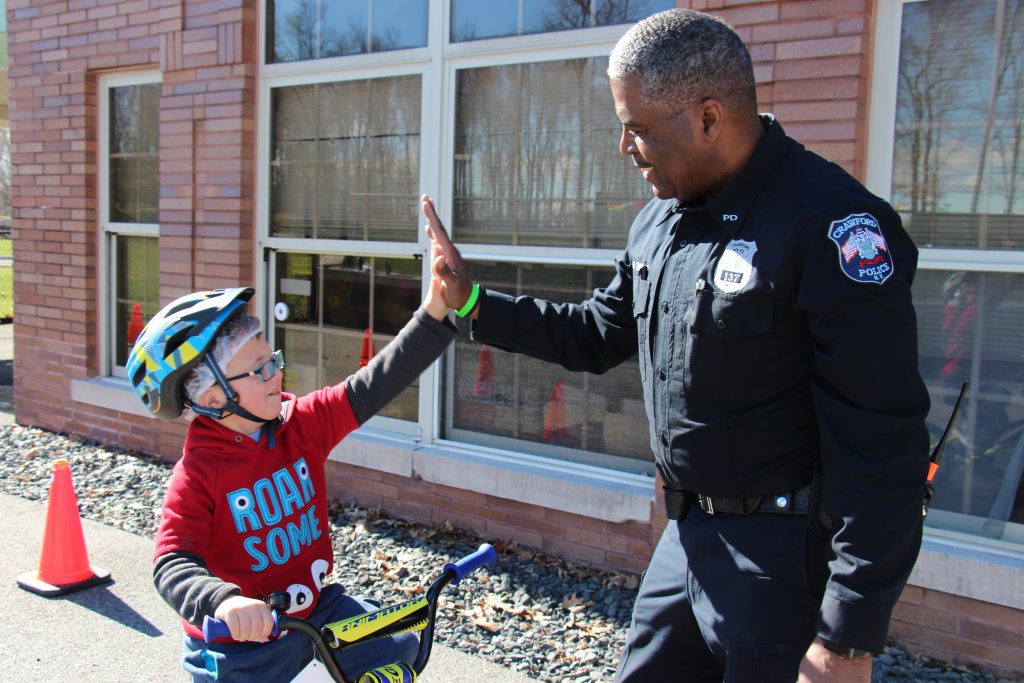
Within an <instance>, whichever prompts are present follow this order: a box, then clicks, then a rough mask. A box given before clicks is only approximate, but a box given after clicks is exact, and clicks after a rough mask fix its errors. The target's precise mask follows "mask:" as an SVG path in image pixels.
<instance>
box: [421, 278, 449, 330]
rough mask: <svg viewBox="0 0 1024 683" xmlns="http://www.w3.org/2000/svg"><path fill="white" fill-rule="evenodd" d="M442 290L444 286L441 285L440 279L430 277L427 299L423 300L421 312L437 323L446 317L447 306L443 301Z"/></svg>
mask: <svg viewBox="0 0 1024 683" xmlns="http://www.w3.org/2000/svg"><path fill="white" fill-rule="evenodd" d="M443 289H444V286H443V285H442V284H441V279H440V278H438V277H431V278H430V289H429V290H428V291H427V298H426V299H424V300H423V310H425V311H426V312H427V313H428V314H429V315H430V317H431V318H433V319H434V320H437V321H438V322H440V321H442V320H444V319H445V316H447V315H448V304H446V303H445V301H444V293H443Z"/></svg>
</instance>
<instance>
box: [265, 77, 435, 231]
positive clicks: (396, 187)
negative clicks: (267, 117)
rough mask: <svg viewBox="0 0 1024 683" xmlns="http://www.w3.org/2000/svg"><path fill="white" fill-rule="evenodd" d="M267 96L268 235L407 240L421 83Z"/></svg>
mask: <svg viewBox="0 0 1024 683" xmlns="http://www.w3.org/2000/svg"><path fill="white" fill-rule="evenodd" d="M272 93H273V94H272V107H273V113H272V116H273V139H272V141H271V144H272V149H273V159H272V161H271V181H270V182H271V188H270V191H271V197H270V203H271V207H270V214H271V215H270V231H271V234H272V235H273V236H276V237H311V238H319V239H348V240H380V241H391V242H393V241H410V242H415V241H416V240H417V238H418V227H417V225H418V220H419V218H418V211H419V202H418V197H419V194H418V188H419V166H420V77H419V76H402V77H397V78H382V79H375V80H360V81H347V82H343V83H327V84H314V85H302V86H294V87H284V88H275V89H274V90H273V91H272Z"/></svg>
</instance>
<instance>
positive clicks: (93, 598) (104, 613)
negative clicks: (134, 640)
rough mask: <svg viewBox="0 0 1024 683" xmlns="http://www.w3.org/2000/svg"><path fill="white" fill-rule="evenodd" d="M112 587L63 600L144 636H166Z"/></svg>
mask: <svg viewBox="0 0 1024 683" xmlns="http://www.w3.org/2000/svg"><path fill="white" fill-rule="evenodd" d="M110 585H113V584H109V585H107V586H97V587H96V588H90V589H88V590H84V591H82V592H80V593H73V594H71V595H67V596H65V597H63V598H58V599H61V600H66V601H68V602H73V603H75V604H76V605H78V606H80V607H84V608H85V609H87V610H90V611H92V612H95V613H96V614H98V615H100V616H101V617H106V618H107V619H110V620H111V621H116V622H117V623H119V624H121V625H122V626H125V627H127V628H130V629H132V630H133V631H138V632H139V633H141V634H142V635H144V636H149V637H150V638H157V637H159V636H162V635H165V634H164V632H163V631H161V630H160V629H159V628H157V627H156V626H154V625H153V623H152V622H150V621H149V620H148V619H146V618H145V617H144V616H142V615H141V614H139V613H138V612H136V611H135V610H134V609H132V606H131V605H129V604H128V603H126V602H125V601H124V600H122V599H121V598H119V597H118V596H117V595H115V594H114V593H112V592H111V591H110Z"/></svg>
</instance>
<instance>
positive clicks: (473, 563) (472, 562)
mask: <svg viewBox="0 0 1024 683" xmlns="http://www.w3.org/2000/svg"><path fill="white" fill-rule="evenodd" d="M497 562H498V553H496V552H495V551H494V546H493V545H491V544H490V543H484V544H483V545H481V546H480V548H479V549H477V551H476V552H475V553H472V554H470V555H466V556H465V557H464V558H462V559H461V560H459V561H457V562H449V563H448V564H446V565H445V566H444V569H445V571H447V570H449V569H451V570H452V571H453V572H455V578H454V579H452V583H453V584H457V583H458V582H459V581H462V577H463V576H465V575H466V574H471V573H473V572H474V571H476V570H477V569H479V568H480V567H482V566H484V565H485V564H496V563H497Z"/></svg>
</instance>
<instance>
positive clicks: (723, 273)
mask: <svg viewBox="0 0 1024 683" xmlns="http://www.w3.org/2000/svg"><path fill="white" fill-rule="evenodd" d="M763 121H764V123H765V126H766V131H765V135H764V136H763V138H762V139H761V141H760V142H759V144H758V146H757V149H756V151H755V153H754V155H753V157H752V158H751V159H750V161H749V162H748V163H747V165H746V166H745V167H744V169H743V170H742V171H741V172H740V173H739V174H738V175H737V176H736V177H734V178H733V179H732V180H731V181H730V182H729V183H728V184H727V185H726V187H725V188H724V189H723V190H722V192H721V193H720V194H719V195H718V196H716V197H715V198H714V199H713V200H712V201H710V202H708V203H706V204H701V205H680V204H677V203H676V202H674V201H671V200H659V199H653V200H651V201H650V202H649V203H648V204H647V206H646V207H645V208H644V209H643V210H641V212H640V213H639V215H638V216H637V218H636V220H635V221H634V223H633V226H632V228H631V229H630V233H629V238H628V241H627V246H626V249H625V251H624V252H623V253H622V255H621V256H620V257H619V258H618V259H617V260H616V263H615V267H616V274H615V277H614V279H613V280H612V281H611V283H610V284H609V285H608V286H607V287H605V288H603V289H598V290H595V291H594V294H593V296H592V297H591V298H590V299H589V300H587V301H585V302H583V303H580V304H565V303H552V302H548V301H542V300H539V299H534V298H532V297H528V296H521V297H517V298H513V297H510V296H507V295H504V294H501V293H498V292H492V291H486V292H484V293H483V294H482V296H481V300H480V310H479V316H478V319H477V321H476V324H475V329H474V338H475V339H477V340H478V341H482V342H485V343H488V344H491V345H493V346H496V347H499V348H503V349H507V350H511V351H515V352H519V353H525V354H528V355H531V356H533V357H536V358H540V359H543V360H547V361H551V362H555V363H558V364H561V365H562V366H564V367H565V368H567V369H569V370H580V371H589V372H595V373H601V372H604V371H606V370H608V369H609V368H611V367H613V366H615V365H617V364H619V363H621V362H623V361H625V360H627V359H629V358H632V357H633V356H634V355H636V354H639V365H640V373H641V377H642V380H643V381H642V385H643V392H644V405H645V407H646V410H647V416H648V418H649V421H650V437H651V448H652V450H653V451H654V455H655V461H656V463H657V466H658V469H659V471H660V472H661V474H662V476H663V478H664V479H665V481H666V484H668V485H669V486H672V487H674V488H682V489H686V490H689V491H693V492H700V493H703V494H706V495H709V496H728V497H747V496H756V495H771V494H777V493H787V492H790V491H793V490H794V489H796V488H799V487H801V486H803V485H805V484H807V483H808V482H809V481H810V478H811V474H812V470H813V468H814V466H815V462H816V461H819V460H820V464H821V467H822V469H823V473H824V484H825V486H824V503H825V507H826V508H827V510H828V511H829V513H830V514H831V515H832V517H833V518H834V519H835V521H836V527H835V529H836V531H835V534H834V537H833V539H832V547H833V549H834V551H835V554H836V558H835V559H834V560H833V561H832V562H831V564H830V567H829V569H830V573H831V578H830V579H829V581H828V584H827V586H826V593H825V598H824V600H823V603H822V609H821V613H820V615H819V625H818V633H819V634H821V635H823V636H825V637H828V638H831V639H832V640H836V641H838V642H841V643H844V644H846V645H848V646H851V647H857V648H860V649H865V650H873V651H880V650H881V649H882V647H883V645H884V641H885V636H886V632H887V629H888V622H889V617H890V614H891V611H892V608H893V606H894V605H895V602H896V600H897V598H898V597H899V595H900V592H901V591H902V589H903V586H904V584H905V583H906V579H907V577H908V576H909V574H910V570H911V569H912V567H913V564H914V562H915V560H916V558H917V553H918V548H919V545H920V539H921V531H922V518H921V502H922V492H923V485H924V479H925V475H926V472H927V466H928V438H929V437H928V432H927V429H926V427H925V417H926V415H927V412H928V406H929V401H928V394H927V391H926V389H925V386H924V383H923V382H922V380H921V377H920V374H919V372H918V368H917V325H916V318H915V314H914V309H913V304H912V301H911V293H910V285H911V282H912V281H913V277H914V271H915V268H916V264H917V249H916V248H915V247H914V245H913V243H912V242H911V240H910V238H909V237H908V236H907V234H906V232H905V231H904V230H903V227H902V224H901V222H900V219H899V216H898V215H897V214H896V213H895V211H893V209H892V207H890V206H889V204H888V203H886V202H884V201H883V200H881V199H879V198H878V197H875V196H874V195H872V194H871V193H869V192H868V191H867V190H866V189H865V188H864V187H863V186H862V185H861V184H860V183H858V182H857V181H856V180H855V179H854V178H853V177H851V176H850V175H849V174H847V173H846V172H845V171H844V170H843V169H841V168H840V167H839V166H837V165H836V164H833V163H831V162H828V161H826V160H824V159H822V158H821V157H819V156H817V155H816V154H813V153H811V152H808V151H807V150H806V149H804V147H803V146H802V145H800V144H799V143H797V142H796V141H794V140H792V139H791V138H789V137H787V136H786V134H785V132H784V131H783V130H782V127H781V126H780V125H779V124H778V123H777V122H775V121H774V120H773V119H771V118H770V117H763ZM752 523H756V522H752ZM766 542H770V539H766Z"/></svg>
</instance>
